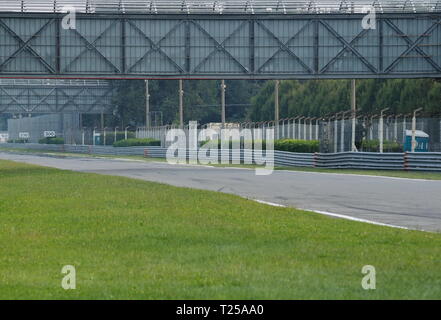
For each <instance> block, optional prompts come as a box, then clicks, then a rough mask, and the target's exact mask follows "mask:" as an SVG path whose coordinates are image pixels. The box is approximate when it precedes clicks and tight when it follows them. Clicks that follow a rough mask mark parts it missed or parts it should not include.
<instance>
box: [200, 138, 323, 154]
mask: <svg viewBox="0 0 441 320" xmlns="http://www.w3.org/2000/svg"><path fill="white" fill-rule="evenodd" d="M235 142H236V144H237V142H238V141H235ZM215 143H216V142H214V141H207V142H205V143H203V145H207V144H212V145H213V144H215ZM232 144H233V142H232V141H230V148H231V147H232ZM243 146H244V143H243V141H241V144H240V147H241V148H243ZM218 148H219V149H220V148H221V143H220V141H218ZM265 148H266V141H262V149H263V150H265ZM274 150H279V151H289V152H299V153H314V152H319V141H317V140H294V139H281V140H276V141H274Z"/></svg>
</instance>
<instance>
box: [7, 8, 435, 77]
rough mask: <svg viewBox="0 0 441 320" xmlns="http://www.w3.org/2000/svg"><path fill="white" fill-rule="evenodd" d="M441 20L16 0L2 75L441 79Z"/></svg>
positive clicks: (349, 11)
mask: <svg viewBox="0 0 441 320" xmlns="http://www.w3.org/2000/svg"><path fill="white" fill-rule="evenodd" d="M66 6H68V7H74V8H75V11H76V23H75V27H76V28H75V29H65V28H64V27H65V25H63V24H62V21H63V19H64V18H66V12H67V11H69V10H71V9H69V8H68V7H66ZM373 10H375V13H376V17H375V28H373V25H372V24H370V28H363V25H362V20H363V18H364V17H366V14H367V12H370V13H372V12H373ZM64 21H67V20H64ZM440 22H441V0H413V1H409V0H398V1H397V0H381V1H367V0H353V1H347V0H344V1H341V0H340V1H330V0H317V1H307V0H292V1H291V0H285V1H281V0H279V1H271V0H254V1H250V0H249V1H244V0H243V1H239V0H236V1H232V0H225V1H213V0H210V1H208V0H207V1H203V0H199V1H166V0H156V1H146V0H142V1H141V0H118V1H115V0H105V1H104V0H95V1H93V0H89V1H87V0H77V1H75V0H72V1H69V0H58V1H54V0H50V1H49V0H38V1H35V0H22V1H20V0H17V1H12V0H7V1H0V77H3V78H6V77H53V78H119V79H121V78H150V79H153V78H179V79H210V78H213V79H214V78H216V79H220V78H223V79H321V78H417V77H440V76H441V30H440ZM69 26H72V24H69Z"/></svg>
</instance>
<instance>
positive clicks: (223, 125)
mask: <svg viewBox="0 0 441 320" xmlns="http://www.w3.org/2000/svg"><path fill="white" fill-rule="evenodd" d="M226 89H227V86H226V85H225V80H222V81H221V108H222V110H221V122H222V128H224V127H225V122H226V111H225V90H226Z"/></svg>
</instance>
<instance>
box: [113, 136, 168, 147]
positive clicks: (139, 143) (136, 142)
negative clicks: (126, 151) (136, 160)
mask: <svg viewBox="0 0 441 320" xmlns="http://www.w3.org/2000/svg"><path fill="white" fill-rule="evenodd" d="M113 146H114V147H117V148H120V147H148V146H155V147H159V146H161V141H159V140H155V139H136V138H133V139H127V140H120V141H117V142H115V143H114V144H113Z"/></svg>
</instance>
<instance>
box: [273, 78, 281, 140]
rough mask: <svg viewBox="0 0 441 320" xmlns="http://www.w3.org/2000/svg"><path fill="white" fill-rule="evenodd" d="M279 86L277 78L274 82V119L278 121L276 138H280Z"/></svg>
mask: <svg viewBox="0 0 441 320" xmlns="http://www.w3.org/2000/svg"><path fill="white" fill-rule="evenodd" d="M279 86H280V81H279V80H276V82H275V84H274V121H275V122H276V128H275V129H276V139H279V116H280V112H279Z"/></svg>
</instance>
